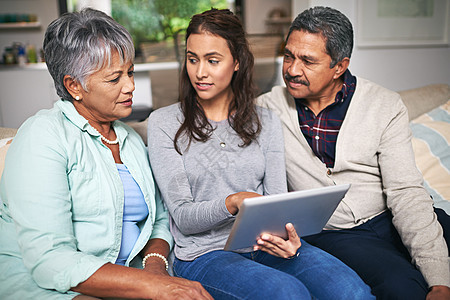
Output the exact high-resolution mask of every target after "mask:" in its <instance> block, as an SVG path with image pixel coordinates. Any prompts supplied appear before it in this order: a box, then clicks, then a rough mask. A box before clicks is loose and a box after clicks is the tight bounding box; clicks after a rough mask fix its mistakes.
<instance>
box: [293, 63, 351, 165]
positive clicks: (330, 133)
mask: <svg viewBox="0 0 450 300" xmlns="http://www.w3.org/2000/svg"><path fill="white" fill-rule="evenodd" d="M355 87H356V77H354V76H353V75H352V74H351V73H350V71H349V70H347V71H345V73H344V84H343V85H342V89H341V90H340V91H339V92H338V93H337V94H336V98H335V100H334V102H333V103H332V104H330V105H328V106H327V107H326V108H325V109H324V110H322V111H321V112H320V113H319V114H318V115H317V116H315V115H314V113H313V112H312V111H311V110H310V109H309V108H308V107H307V106H306V105H305V101H304V99H295V104H296V107H297V112H298V120H299V123H300V129H301V130H302V132H303V135H304V136H305V138H306V140H307V141H308V144H309V146H311V149H312V150H313V152H314V154H316V156H317V157H318V158H319V159H320V160H321V161H322V162H323V163H325V164H326V166H327V167H328V168H333V167H334V159H335V154H336V140H337V137H338V134H339V130H340V128H341V125H342V122H343V121H344V118H345V114H346V113H347V109H348V106H349V105H350V101H351V99H352V96H353V93H354V92H355Z"/></svg>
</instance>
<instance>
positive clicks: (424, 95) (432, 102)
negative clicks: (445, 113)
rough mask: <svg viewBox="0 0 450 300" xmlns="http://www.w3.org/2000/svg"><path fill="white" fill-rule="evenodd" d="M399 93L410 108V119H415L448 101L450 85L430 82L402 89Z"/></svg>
mask: <svg viewBox="0 0 450 300" xmlns="http://www.w3.org/2000/svg"><path fill="white" fill-rule="evenodd" d="M399 94H400V96H401V97H402V100H403V103H405V105H406V108H408V114H409V119H410V120H413V119H415V118H417V117H418V116H420V115H422V114H424V113H427V112H429V111H430V110H432V109H433V108H436V107H438V106H439V105H442V104H444V103H445V102H447V101H448V99H449V98H450V86H449V85H448V84H430V85H427V86H424V87H420V88H415V89H410V90H406V91H401V92H399Z"/></svg>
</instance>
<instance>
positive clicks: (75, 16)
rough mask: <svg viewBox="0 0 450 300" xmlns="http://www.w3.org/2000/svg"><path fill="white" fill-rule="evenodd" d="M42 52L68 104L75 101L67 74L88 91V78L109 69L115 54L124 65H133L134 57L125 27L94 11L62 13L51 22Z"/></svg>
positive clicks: (56, 84)
mask: <svg viewBox="0 0 450 300" xmlns="http://www.w3.org/2000/svg"><path fill="white" fill-rule="evenodd" d="M43 49H44V57H45V62H46V64H47V68H48V71H49V72H50V75H51V76H52V77H53V81H54V83H55V87H56V92H57V94H58V96H60V97H61V98H62V99H64V100H69V101H73V100H74V99H73V98H72V96H71V95H70V93H69V92H68V91H67V89H66V88H65V86H64V76H65V75H70V76H71V77H72V78H73V79H74V80H76V81H77V82H79V83H80V84H81V86H82V87H83V89H84V90H86V91H88V87H87V79H88V76H89V75H91V74H93V73H95V72H97V71H99V70H101V69H103V68H105V67H108V66H110V64H111V59H112V55H113V53H115V51H117V53H118V54H119V57H120V63H121V64H123V63H126V62H133V61H134V55H135V50H134V45H133V39H132V38H131V35H130V33H129V32H128V31H127V30H126V29H125V27H123V26H122V25H120V24H119V23H117V22H116V21H115V20H114V19H113V18H111V17H110V16H108V15H107V14H105V13H103V12H101V11H98V10H95V9H92V8H85V9H83V10H81V11H80V12H73V13H66V14H63V15H62V16H61V17H59V18H58V19H56V20H54V21H53V22H52V23H50V25H49V26H48V28H47V30H46V32H45V37H44V44H43Z"/></svg>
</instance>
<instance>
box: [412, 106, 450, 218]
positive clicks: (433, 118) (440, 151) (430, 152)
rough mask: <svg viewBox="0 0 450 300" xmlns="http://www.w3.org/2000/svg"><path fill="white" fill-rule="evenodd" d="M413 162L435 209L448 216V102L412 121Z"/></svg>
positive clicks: (449, 142)
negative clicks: (442, 210)
mask: <svg viewBox="0 0 450 300" xmlns="http://www.w3.org/2000/svg"><path fill="white" fill-rule="evenodd" d="M411 130H412V133H413V139H412V144H413V148H414V153H415V157H416V163H417V167H418V168H419V170H420V171H421V172H422V174H423V176H424V179H425V188H426V189H427V190H428V191H429V193H430V194H431V195H432V196H433V199H434V203H435V206H436V207H439V208H442V209H444V210H445V211H446V212H447V213H448V214H450V100H449V101H448V102H447V103H445V104H443V105H441V106H439V107H438V108H435V109H434V110H432V111H430V112H428V113H426V114H423V115H421V116H419V117H417V118H416V119H414V120H412V121H411Z"/></svg>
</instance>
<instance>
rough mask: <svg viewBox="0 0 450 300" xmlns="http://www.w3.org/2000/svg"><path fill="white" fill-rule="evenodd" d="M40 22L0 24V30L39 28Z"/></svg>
mask: <svg viewBox="0 0 450 300" xmlns="http://www.w3.org/2000/svg"><path fill="white" fill-rule="evenodd" d="M40 27H41V23H40V22H17V23H0V29H20V28H40Z"/></svg>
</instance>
